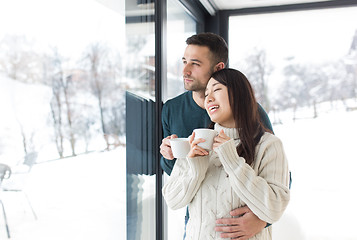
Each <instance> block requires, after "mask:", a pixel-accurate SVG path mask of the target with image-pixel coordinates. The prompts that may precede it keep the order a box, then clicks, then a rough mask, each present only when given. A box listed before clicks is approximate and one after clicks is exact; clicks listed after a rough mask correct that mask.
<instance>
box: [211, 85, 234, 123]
mask: <svg viewBox="0 0 357 240" xmlns="http://www.w3.org/2000/svg"><path fill="white" fill-rule="evenodd" d="M205 108H206V111H207V113H208V115H209V116H210V118H211V120H212V122H216V123H219V124H220V125H222V126H223V127H228V128H234V127H235V121H234V118H233V113H232V109H231V106H230V104H229V98H228V89H227V87H226V86H224V85H223V84H221V83H219V82H218V81H216V80H215V79H214V78H211V79H210V80H209V81H208V84H207V87H206V91H205Z"/></svg>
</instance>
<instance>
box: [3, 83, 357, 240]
mask: <svg viewBox="0 0 357 240" xmlns="http://www.w3.org/2000/svg"><path fill="white" fill-rule="evenodd" d="M0 80H1V79H0ZM4 81H5V82H4ZM4 81H3V82H2V84H1V88H0V109H1V111H2V112H4V113H6V114H5V115H3V117H2V118H0V126H1V128H0V134H1V136H2V138H1V139H0V150H1V151H0V161H1V162H6V161H8V162H9V164H14V163H16V162H17V160H16V161H14V159H20V158H21V157H22V156H23V154H22V149H21V144H20V146H19V145H16V146H15V145H14V143H15V142H17V143H19V142H20V143H21V137H20V138H19V136H21V135H19V130H18V129H19V127H18V122H17V120H16V117H17V118H23V116H21V115H19V113H20V114H23V115H24V116H25V118H26V120H27V121H25V122H24V123H23V126H24V127H25V128H30V127H33V126H27V125H26V124H31V123H36V126H35V127H36V129H43V126H44V125H45V124H46V123H45V122H43V118H41V117H40V116H45V115H46V114H47V111H48V106H45V107H44V108H40V107H39V108H38V109H37V108H33V106H40V104H41V103H42V104H43V102H45V101H44V99H37V98H36V97H35V96H40V95H42V96H43V97H45V98H49V96H48V90H47V89H46V88H43V87H41V86H36V87H35V86H33V88H32V87H31V86H28V85H27V86H25V85H23V84H20V83H15V82H9V81H8V80H4ZM4 83H5V84H4ZM4 86H8V87H9V86H10V87H9V88H8V89H6V88H4ZM36 89H37V90H36ZM34 91H41V92H42V94H40V93H39V94H34ZM26 104H30V105H31V106H32V108H30V107H26ZM347 104H350V105H351V106H352V107H353V106H356V105H357V103H356V102H355V101H351V102H347ZM27 106H28V105H27ZM26 109H27V110H28V111H24V110H26ZM30 109H31V111H30ZM292 116H293V114H292V113H291V112H285V113H281V114H280V115H279V116H277V115H275V116H273V115H272V116H270V117H271V119H272V121H275V120H281V122H282V123H283V124H279V125H274V130H275V133H276V135H277V136H278V137H280V138H281V139H282V141H283V143H284V146H285V150H286V154H287V156H288V159H289V164H290V169H291V172H292V178H293V183H292V189H291V202H290V204H289V206H288V209H287V210H286V213H285V214H284V216H283V217H282V219H281V220H280V221H279V222H278V223H275V224H274V225H273V226H274V230H273V231H274V240H286V239H289V240H291V239H299V240H330V239H331V240H332V239H339V240H352V239H353V240H356V239H357V233H356V231H355V229H354V225H355V222H356V221H355V219H354V217H355V216H356V215H357V205H356V204H355V203H356V202H357V190H356V189H357V188H356V186H355V184H356V183H357V181H356V178H355V169H356V168H357V157H356V143H355V138H356V136H357V126H356V122H357V111H350V112H346V111H345V106H344V105H342V104H341V103H337V102H336V103H333V104H323V105H320V106H318V117H317V118H311V116H313V114H312V111H311V109H300V110H299V112H298V114H297V117H299V118H300V119H299V120H296V121H295V122H294V121H292V120H291V119H292ZM41 119H42V120H41ZM41 136H42V135H39V136H37V140H41ZM42 140H43V139H42ZM46 141H47V140H46ZM97 149H103V146H99V145H98V146H97ZM48 150H49V149H48V148H46V147H43V148H41V149H40V153H39V159H38V160H39V163H38V164H36V165H35V166H34V167H33V168H32V170H31V172H30V174H29V176H28V179H27V185H26V193H27V195H28V197H29V198H30V201H31V203H32V205H33V208H34V210H35V212H36V214H37V219H35V217H34V216H33V214H32V212H31V209H30V207H29V205H28V203H27V201H26V198H25V195H23V194H22V193H21V192H2V191H0V199H1V200H2V201H3V203H4V205H5V210H6V213H7V217H8V223H9V228H10V234H11V239H14V240H32V239H36V240H41V239H46V240H72V239H73V240H80V239H86V240H92V239H93V240H94V239H96V240H97V239H101V240H114V239H126V165H125V164H126V163H125V162H126V161H125V159H126V157H125V148H124V147H120V148H117V149H116V150H112V151H109V152H108V151H94V152H92V153H88V154H83V155H78V156H77V157H70V158H65V159H62V160H53V161H46V160H48V159H54V157H53V156H55V155H56V154H53V153H52V154H53V155H51V156H50V155H49V154H48V152H47V151H48ZM52 152H53V151H52ZM9 156H11V157H12V159H9ZM49 156H50V157H49ZM11 161H12V162H11ZM142 179H143V180H144V183H143V185H142V186H143V187H144V192H143V199H146V200H150V199H151V200H150V202H152V194H154V190H153V189H154V188H153V187H154V181H152V177H145V176H143V177H142ZM146 200H145V201H146ZM143 206H152V204H151V203H145V202H144V203H143ZM150 211H151V212H152V209H151V210H150ZM150 211H149V212H150ZM184 212H185V211H184V210H182V211H176V212H172V211H169V226H168V227H169V239H170V240H175V239H180V240H181V239H182V228H183V222H184V218H183V216H184ZM146 215H150V214H148V213H146ZM144 219H149V218H148V216H144ZM151 224H153V223H152V222H151ZM142 229H150V227H148V226H144V227H142ZM142 236H143V239H145V240H146V239H148V240H150V238H147V236H148V235H145V234H143V235H142ZM6 237H7V236H6V230H5V226H4V219H3V215H2V212H1V210H0V239H6ZM145 237H146V238H145Z"/></svg>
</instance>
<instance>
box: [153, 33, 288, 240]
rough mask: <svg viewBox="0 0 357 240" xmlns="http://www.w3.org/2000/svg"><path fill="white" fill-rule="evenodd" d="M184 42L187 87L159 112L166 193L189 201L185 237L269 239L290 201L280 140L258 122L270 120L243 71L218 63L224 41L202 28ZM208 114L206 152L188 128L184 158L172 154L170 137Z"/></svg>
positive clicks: (172, 203) (178, 202)
mask: <svg viewBox="0 0 357 240" xmlns="http://www.w3.org/2000/svg"><path fill="white" fill-rule="evenodd" d="M186 43H187V44H188V46H187V48H186V50H185V53H184V57H183V63H184V69H183V74H184V84H185V88H186V89H187V90H189V91H188V92H185V93H184V94H182V95H180V96H178V97H176V98H174V99H172V100H170V101H168V102H167V103H166V104H165V105H164V107H163V113H162V115H163V119H162V121H163V128H164V135H165V136H167V137H166V138H165V139H163V142H162V144H161V146H160V152H161V154H162V155H163V157H164V158H166V159H164V158H163V159H162V162H161V165H162V168H163V169H164V170H165V172H167V173H168V174H169V175H170V174H171V176H170V177H169V179H168V182H167V183H166V184H165V186H164V187H163V195H164V197H165V200H166V202H167V204H168V206H169V207H171V208H173V209H177V208H182V207H185V206H187V205H188V206H189V207H188V210H189V221H188V223H187V229H186V234H187V236H186V239H221V238H233V239H248V238H251V239H271V227H266V225H267V223H273V222H275V221H277V220H278V219H279V218H280V216H281V215H282V213H283V211H284V210H285V208H286V206H287V204H288V202H289V187H288V184H289V171H288V165H287V160H286V157H285V154H284V151H283V148H282V144H281V142H280V140H279V139H278V138H277V137H275V136H274V135H273V134H271V133H269V130H267V129H266V128H265V127H264V125H265V126H268V128H269V127H270V128H271V125H270V122H269V119H268V117H267V116H266V113H265V112H264V110H263V109H262V108H261V107H260V105H259V104H258V103H257V102H256V100H255V97H254V93H253V90H252V88H251V85H250V84H249V82H248V80H247V79H246V77H245V76H244V75H243V74H242V73H241V72H239V71H237V70H233V69H224V67H225V64H226V62H227V59H228V49H227V45H226V43H225V41H224V40H223V39H222V38H221V37H219V36H217V35H215V34H211V33H202V34H197V35H194V36H192V37H190V38H188V39H187V41H186ZM212 107H213V108H212ZM204 108H206V109H207V112H206V110H204ZM178 113H180V114H178ZM207 113H208V114H207ZM211 120H212V122H214V123H215V125H214V129H215V130H216V131H218V132H219V135H218V136H217V137H216V138H215V143H214V149H213V151H211V152H207V151H205V150H204V149H201V148H200V147H199V146H197V144H198V143H199V142H200V141H201V140H193V137H194V135H192V136H191V137H190V144H191V151H190V152H189V154H188V156H187V158H184V159H177V160H176V161H175V160H174V159H173V156H172V151H171V148H170V144H169V139H170V138H174V137H177V135H178V137H187V136H189V135H191V134H192V131H193V129H195V128H202V127H207V126H208V125H209V123H210V122H211ZM261 122H264V123H265V124H264V125H263V124H262V123H261ZM238 129H239V131H238ZM175 134H177V135H175ZM175 163H176V164H175ZM171 171H172V172H171ZM232 210H233V211H232ZM253 236H254V237H253Z"/></svg>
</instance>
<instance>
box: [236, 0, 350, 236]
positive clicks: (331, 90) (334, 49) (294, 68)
mask: <svg viewBox="0 0 357 240" xmlns="http://www.w3.org/2000/svg"><path fill="white" fill-rule="evenodd" d="M356 23H357V8H356V7H350V8H336V9H325V10H313V11H299V12H288V13H274V14H259V15H250V16H249V15H246V16H234V17H231V18H230V22H229V24H230V32H229V47H230V66H231V67H233V68H237V69H239V70H241V71H242V72H244V73H245V74H247V76H248V78H249V79H250V81H251V82H252V83H253V84H254V87H255V90H256V95H257V97H258V98H259V101H260V103H261V104H262V105H263V106H264V108H265V109H266V110H267V111H268V112H269V115H270V118H271V120H272V122H273V124H274V131H275V133H276V134H277V135H278V136H279V137H280V138H281V139H282V141H283V143H284V146H285V147H286V152H287V156H288V159H289V164H290V169H291V171H292V180H293V181H292V189H291V191H292V194H291V196H292V199H291V202H290V204H289V206H288V209H287V210H286V213H285V215H284V216H283V217H282V219H281V220H280V222H278V223H276V224H273V228H274V239H291V236H296V239H329V238H338V239H343V240H347V239H354V238H356V237H357V234H356V232H355V231H354V230H353V229H354V217H353V216H351V214H350V213H351V212H354V213H357V207H356V204H354V202H356V201H357V196H356V194H354V193H353V191H351V189H354V188H355V186H354V185H355V184H354V183H355V179H354V178H353V177H352V176H353V175H354V172H353V171H354V170H353V169H354V168H355V167H356V166H357V162H356V161H355V153H354V150H353V149H354V148H355V147H354V145H355V143H354V142H355V141H354V140H353V136H355V135H356V134H357V128H355V127H353V126H354V125H355V122H356V121H357V112H356V110H357V25H356ZM341 199H345V200H346V201H345V200H344V201H342V202H341ZM336 203H338V206H339V210H338V211H334V210H331V211H330V210H328V209H331V206H335V205H336ZM331 219H344V221H343V223H336V224H333V229H331V231H327V232H326V226H329V225H330V224H331V222H330V220H331ZM288 227H289V233H287V232H286V229H288Z"/></svg>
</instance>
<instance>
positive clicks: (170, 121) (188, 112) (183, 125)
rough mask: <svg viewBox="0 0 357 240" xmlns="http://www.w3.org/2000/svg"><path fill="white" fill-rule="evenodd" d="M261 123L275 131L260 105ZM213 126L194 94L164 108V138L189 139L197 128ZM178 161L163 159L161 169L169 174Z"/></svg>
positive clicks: (188, 93)
mask: <svg viewBox="0 0 357 240" xmlns="http://www.w3.org/2000/svg"><path fill="white" fill-rule="evenodd" d="M258 110H259V114H260V117H261V121H262V123H263V124H264V126H265V127H266V128H268V129H270V130H272V131H273V128H272V125H271V123H270V120H269V117H268V115H267V113H266V112H265V111H264V109H263V108H262V107H261V106H260V105H259V104H258ZM210 124H211V119H210V118H209V116H208V114H207V112H206V110H205V109H203V108H201V107H200V106H198V105H197V104H196V102H195V101H194V100H193V97H192V92H191V91H186V92H184V93H183V94H181V95H179V96H177V97H175V98H173V99H170V100H168V101H167V102H166V103H165V104H164V106H163V108H162V127H163V131H164V132H163V134H164V137H167V136H170V135H172V134H176V135H177V136H178V137H188V136H190V135H191V134H192V131H193V130H194V129H196V128H207V127H208V126H209V125H210ZM175 162H176V160H175V159H174V160H167V159H165V158H163V157H161V160H160V164H161V168H162V169H163V170H164V171H165V172H166V173H167V174H168V175H170V174H171V171H172V169H173V167H174V165H175Z"/></svg>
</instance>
